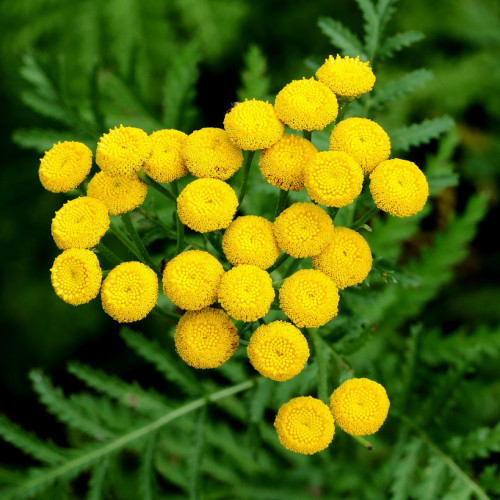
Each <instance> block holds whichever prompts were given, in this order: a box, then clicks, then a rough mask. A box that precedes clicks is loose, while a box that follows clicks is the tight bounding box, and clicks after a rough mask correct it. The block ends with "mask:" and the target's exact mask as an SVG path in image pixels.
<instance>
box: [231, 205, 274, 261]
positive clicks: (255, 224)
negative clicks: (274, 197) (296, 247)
mask: <svg viewBox="0 0 500 500" xmlns="http://www.w3.org/2000/svg"><path fill="white" fill-rule="evenodd" d="M222 249H223V251H224V254H225V256H226V258H227V260H228V261H229V263H230V264H232V265H233V266H238V265H240V264H250V265H253V266H257V267H260V268H261V269H267V268H268V267H271V266H272V265H273V264H274V263H275V262H276V259H277V258H278V257H279V254H280V249H279V247H278V243H276V238H275V237H274V232H273V224H272V222H270V221H268V220H267V219H264V217H258V216H256V215H245V216H243V217H237V218H236V219H235V220H234V221H233V222H231V224H230V225H229V227H228V228H227V229H226V231H225V232H224V236H223V238H222Z"/></svg>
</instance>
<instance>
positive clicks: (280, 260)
mask: <svg viewBox="0 0 500 500" xmlns="http://www.w3.org/2000/svg"><path fill="white" fill-rule="evenodd" d="M289 257H290V255H288V254H287V253H284V254H283V255H281V256H280V257H278V260H277V261H276V262H275V263H274V264H273V265H272V266H271V267H270V268H269V269H268V270H267V272H268V273H269V274H271V273H272V272H273V271H276V269H278V268H279V267H280V266H281V264H283V263H284V262H285V261H286V260H287V259H288V258H289Z"/></svg>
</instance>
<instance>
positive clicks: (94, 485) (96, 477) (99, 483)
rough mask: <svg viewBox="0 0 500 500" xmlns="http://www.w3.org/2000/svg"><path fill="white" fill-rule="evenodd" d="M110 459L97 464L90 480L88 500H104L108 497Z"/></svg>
mask: <svg viewBox="0 0 500 500" xmlns="http://www.w3.org/2000/svg"><path fill="white" fill-rule="evenodd" d="M109 464H110V457H106V458H105V459H104V460H101V461H100V462H98V463H97V465H96V466H95V467H94V470H93V471H92V474H91V476H90V479H89V484H88V491H87V497H86V500H104V498H105V497H106V492H105V488H106V477H107V474H108V470H109Z"/></svg>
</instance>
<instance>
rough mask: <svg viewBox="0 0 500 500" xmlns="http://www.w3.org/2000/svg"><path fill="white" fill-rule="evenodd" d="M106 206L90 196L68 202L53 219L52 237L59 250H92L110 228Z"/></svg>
mask: <svg viewBox="0 0 500 500" xmlns="http://www.w3.org/2000/svg"><path fill="white" fill-rule="evenodd" d="M109 223H110V220H109V215H108V209H107V208H106V205H105V204H104V203H103V202H102V201H100V200H98V199H96V198H91V197H90V196H82V197H80V198H75V199H74V200H70V201H68V202H66V203H65V204H64V205H63V206H62V207H61V208H60V209H59V210H58V211H57V212H56V215H55V217H54V218H53V219H52V227H51V232H52V237H53V238H54V241H55V243H56V245H57V246H58V248H60V249H61V250H67V249H69V248H92V247H93V246H95V245H97V243H99V241H100V240H101V238H102V237H103V236H104V233H106V231H107V230H108V228H109Z"/></svg>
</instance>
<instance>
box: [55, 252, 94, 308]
mask: <svg viewBox="0 0 500 500" xmlns="http://www.w3.org/2000/svg"><path fill="white" fill-rule="evenodd" d="M50 278H51V281H52V286H53V287H54V290H55V292H56V294H57V296H58V297H59V298H61V299H62V300H64V302H67V303H68V304H71V305H73V306H78V305H80V304H86V303H87V302H90V301H91V300H92V299H94V298H95V297H97V295H98V293H99V289H100V288H101V281H102V271H101V266H100V265H99V260H98V259H97V257H96V255H95V253H94V252H92V251H91V250H84V249H81V248H71V249H69V250H65V251H64V252H63V253H61V254H60V255H59V256H57V257H56V260H55V261H54V265H53V266H52V269H51V270H50Z"/></svg>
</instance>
